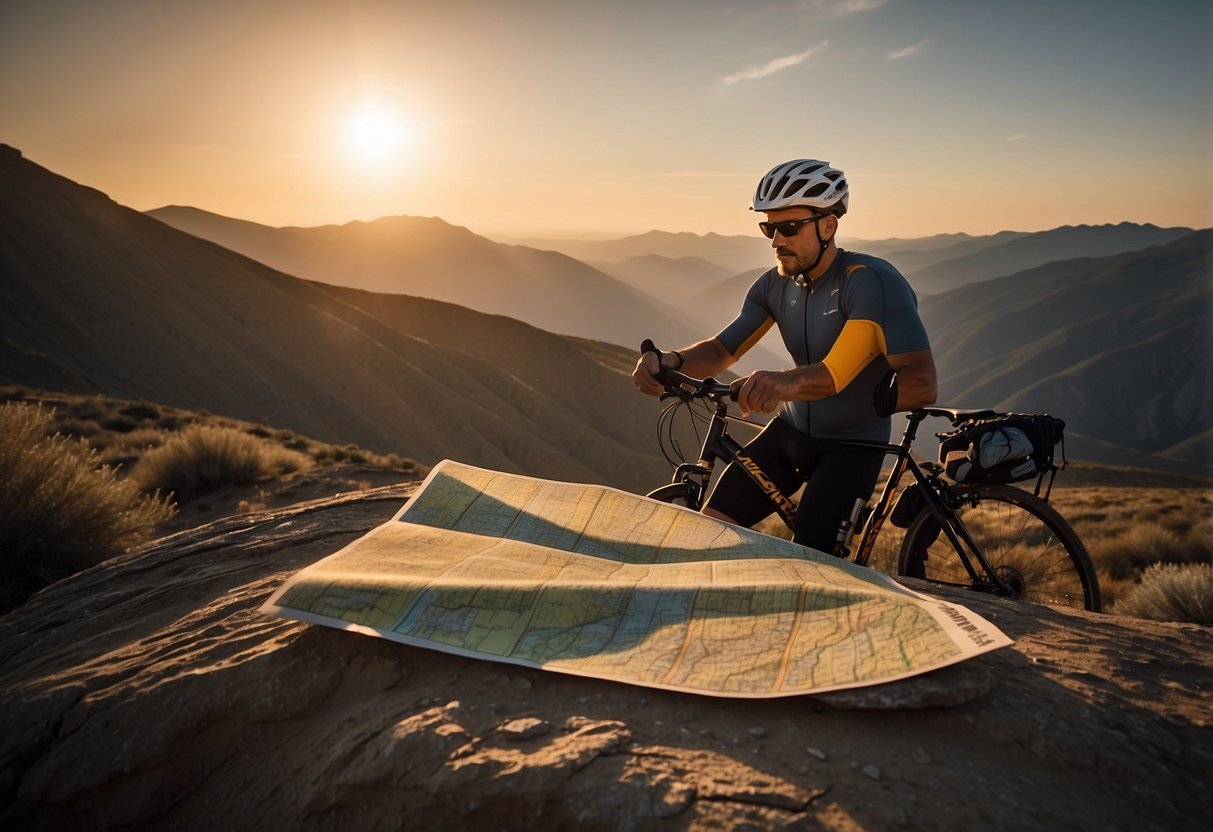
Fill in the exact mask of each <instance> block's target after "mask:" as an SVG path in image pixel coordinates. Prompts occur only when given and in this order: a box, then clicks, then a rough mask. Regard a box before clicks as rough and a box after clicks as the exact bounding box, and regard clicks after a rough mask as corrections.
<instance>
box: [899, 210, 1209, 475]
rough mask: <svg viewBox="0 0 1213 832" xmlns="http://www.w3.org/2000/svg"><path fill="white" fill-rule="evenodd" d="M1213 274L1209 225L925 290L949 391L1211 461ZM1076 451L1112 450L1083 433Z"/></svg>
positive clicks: (963, 400)
mask: <svg viewBox="0 0 1213 832" xmlns="http://www.w3.org/2000/svg"><path fill="white" fill-rule="evenodd" d="M1211 275H1213V231H1200V232H1195V233H1192V234H1188V235H1187V236H1185V237H1182V238H1180V239H1179V240H1176V241H1175V242H1173V243H1170V244H1168V245H1165V246H1155V247H1151V248H1147V249H1144V250H1142V251H1137V252H1131V253H1128V254H1119V255H1115V256H1112V257H1104V258H1079V259H1074V260H1063V261H1059V262H1056V263H1049V264H1047V265H1044V266H1040V267H1037V268H1035V269H1029V270H1027V271H1023V272H1019V273H1018V274H1015V275H1012V276H1010V277H1006V278H1001V279H996V280H988V281H984V282H982V283H977V284H974V285H970V286H965V287H963V288H960V289H956V290H954V291H951V292H947V293H944V294H942V295H938V296H934V297H928V298H925V299H923V301H922V303H921V309H922V315H923V320H924V322H925V323H926V325H927V331H928V332H929V333H930V336H931V342H932V345H933V348H934V351H935V357H936V363H937V366H938V368H939V372H940V386H941V398H944V399H947V400H948V401H951V402H954V403H956V404H958V405H968V406H994V407H999V408H1005V409H1011V410H1019V411H1048V412H1053V413H1054V414H1056V415H1058V416H1061V417H1062V418H1064V419H1065V420H1066V421H1067V422H1068V423H1069V425H1070V428H1071V429H1072V431H1074V432H1075V433H1078V434H1081V435H1082V436H1084V437H1088V438H1090V439H1097V440H1099V441H1100V442H1102V443H1106V445H1112V446H1121V447H1127V448H1131V449H1134V450H1136V451H1140V452H1145V453H1149V454H1154V455H1157V456H1158V457H1162V458H1166V459H1169V460H1174V461H1177V462H1178V461H1184V462H1186V463H1189V464H1193V465H1195V466H1197V467H1200V468H1203V470H1204V472H1206V473H1207V472H1208V471H1209V470H1210V468H1213V329H1211V327H1210V324H1211V323H1213V317H1211V315H1213V280H1210V276H1211ZM1071 451H1073V452H1076V453H1077V454H1079V455H1086V456H1087V458H1094V459H1102V461H1108V462H1114V461H1115V460H1114V459H1109V458H1107V456H1106V451H1107V448H1106V446H1105V447H1102V448H1094V447H1090V448H1088V447H1087V446H1084V445H1082V444H1081V442H1080V443H1078V445H1076V446H1074V447H1072V448H1071ZM1125 464H1134V463H1129V462H1127V461H1126V462H1125ZM1158 465H1159V464H1158V463H1157V462H1156V467H1158ZM1185 470H1188V471H1189V472H1196V470H1197V468H1196V467H1194V468H1190V469H1185Z"/></svg>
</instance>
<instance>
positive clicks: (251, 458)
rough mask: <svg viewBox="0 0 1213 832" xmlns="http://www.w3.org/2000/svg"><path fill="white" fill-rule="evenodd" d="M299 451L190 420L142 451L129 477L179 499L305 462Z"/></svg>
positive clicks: (300, 466)
mask: <svg viewBox="0 0 1213 832" xmlns="http://www.w3.org/2000/svg"><path fill="white" fill-rule="evenodd" d="M312 464H313V463H312V460H311V458H310V457H308V456H306V455H305V454H302V453H299V452H298V451H292V450H289V449H287V448H283V447H282V446H280V445H275V444H273V443H270V442H267V441H266V440H264V439H262V438H260V437H258V436H254V435H252V434H249V433H247V432H245V431H241V430H236V429H234V428H225V427H208V426H193V427H189V428H186V429H185V430H183V431H181V432H180V433H178V434H176V435H174V436H173V437H172V438H171V439H169V440H168V441H166V442H165V443H164V444H163V445H161V446H160V447H158V448H153V449H151V450H149V451H148V452H147V453H145V454H144V455H143V457H142V458H141V459H140V460H139V462H138V464H136V465H135V467H134V469H133V470H132V471H131V474H130V479H131V481H132V482H133V483H135V484H136V485H137V486H138V487H139V488H141V489H143V490H144V491H145V492H153V491H160V492H162V493H166V494H172V495H173V498H174V499H175V500H176V501H177V502H182V501H184V500H188V499H190V498H191V497H194V496H196V495H198V494H203V493H205V492H207V491H213V490H214V489H217V488H223V487H225V486H233V485H250V484H252V483H256V482H261V481H263V480H266V479H269V478H270V477H277V476H281V475H283V474H289V473H292V472H294V471H299V470H302V469H304V468H308V467H311V465H312Z"/></svg>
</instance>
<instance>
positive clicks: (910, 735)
mask: <svg viewBox="0 0 1213 832" xmlns="http://www.w3.org/2000/svg"><path fill="white" fill-rule="evenodd" d="M412 487H413V486H411V485H410V486H387V487H384V488H379V489H374V490H371V491H369V492H365V493H363V494H357V495H347V496H343V497H338V498H334V499H329V500H323V501H317V502H313V503H307V504H302V505H298V506H294V507H290V508H285V509H275V510H272V511H266V512H263V513H260V514H250V515H241V516H237V517H231V518H226V519H222V520H218V521H215V522H212V523H210V524H208V525H206V526H203V527H200V528H197V529H193V530H190V531H185V532H181V533H178V534H176V535H174V536H172V537H169V538H165V539H163V540H161V541H159V542H158V543H156V544H155V545H153V546H151V547H149V548H147V549H145V550H144V551H142V552H140V553H137V554H134V555H131V556H127V557H124V558H121V559H118V560H115V561H110V562H107V563H105V564H102V565H101V566H99V567H96V568H94V569H91V570H89V571H87V572H84V573H81V574H79V575H76V576H74V577H72V578H70V579H68V580H65V581H63V582H61V583H59V584H56V585H55V586H52V587H50V588H49V589H47V590H46V591H44V592H42V593H40V594H39V595H37V596H35V597H34V598H33V599H32V600H31V601H30V602H29V603H28V604H27V605H26V606H25V607H23V608H21V609H18V610H16V611H14V612H13V613H11V614H9V615H8V616H6V617H4V618H3V619H0V665H2V669H0V703H2V704H0V723H2V725H3V730H2V731H0V825H2V826H3V827H4V828H7V829H54V828H116V827H122V826H132V825H137V826H140V827H145V828H174V829H193V828H197V829H202V828H206V829H213V828H230V829H244V828H253V827H258V828H300V829H327V828H336V827H342V828H356V829H389V828H392V829H394V828H460V827H468V828H470V827H491V828H505V829H511V828H512V829H523V828H536V827H547V828H552V829H562V828H568V829H573V828H576V829H689V828H695V829H711V828H719V829H732V828H737V827H746V828H826V829H840V830H844V829H889V828H922V827H932V828H940V829H965V828H977V827H980V828H984V829H1006V830H1012V829H1014V830H1020V829H1050V830H1052V829H1096V828H1098V829H1135V830H1149V829H1159V830H1164V829H1165V830H1185V829H1193V830H1196V829H1201V830H1203V829H1205V828H1207V823H1208V821H1209V819H1210V814H1209V810H1210V805H1209V802H1208V794H1209V786H1210V782H1209V780H1210V772H1213V754H1211V747H1213V743H1211V740H1213V732H1211V730H1210V724H1209V723H1210V712H1209V707H1208V704H1209V701H1210V690H1211V689H1213V688H1211V686H1213V672H1211V671H1210V669H1209V667H1208V664H1209V662H1208V659H1209V656H1210V655H1211V654H1213V650H1211V648H1213V633H1211V631H1210V630H1209V629H1207V628H1201V627H1197V626H1194V625H1166V624H1157V623H1150V622H1143V621H1137V620H1132V619H1125V618H1116V617H1112V616H1106V615H1093V614H1085V613H1067V612H1060V611H1056V610H1052V609H1046V608H1040V607H1032V606H1029V605H1024V604H1015V603H1011V602H1004V601H1000V600H996V599H991V598H985V597H980V596H976V595H974V594H972V593H964V592H960V591H956V592H952V593H950V594H948V597H952V598H954V600H956V601H958V602H960V603H963V604H965V605H967V606H969V607H971V608H972V609H974V610H975V611H976V612H978V613H980V614H981V615H983V616H985V617H987V618H989V619H991V620H992V621H994V622H995V623H996V624H997V625H998V626H999V627H1000V628H1001V629H1002V630H1003V631H1004V632H1006V633H1007V634H1008V635H1010V636H1012V637H1013V638H1014V639H1015V640H1016V642H1015V644H1014V646H1013V647H1010V648H1007V649H1003V650H999V651H996V652H995V653H992V654H989V655H986V656H982V657H979V658H978V659H974V660H972V661H970V662H968V663H965V664H964V665H961V666H958V667H956V668H949V669H947V670H946V671H944V672H943V673H941V674H940V675H934V674H932V675H930V676H927V677H922V678H920V679H918V680H910V681H908V682H905V683H900V684H899V685H886V686H881V687H878V688H869V689H863V690H859V691H850V692H845V693H843V694H831V695H829V696H822V697H815V698H809V697H795V698H788V699H775V700H736V699H729V700H725V699H715V698H711V697H702V696H693V695H687V694H678V693H671V692H665V691H659V690H650V689H644V688H637V687H631V686H627V685H621V684H613V683H608V682H602V681H596V680H592V679H583V678H577V677H572V676H566V675H560V674H556V673H546V672H543V671H533V670H527V669H524V668H519V667H514V666H507V665H501V664H493V663H489V662H482V661H474V660H469V659H462V658H458V657H454V656H450V655H445V654H441V653H435V652H430V651H425V650H420V649H414V648H410V647H406V646H403V645H400V644H394V643H390V642H387V641H384V640H380V639H374V638H367V637H365V636H361V635H358V634H354V633H346V632H341V631H337V630H332V629H327V628H323V627H316V626H310V625H306V624H300V623H297V622H292V621H286V620H283V619H277V618H271V617H267V616H265V615H263V614H261V613H260V612H258V607H259V606H260V604H261V603H262V602H264V601H265V599H266V598H267V597H268V596H269V594H270V593H271V592H272V591H273V590H274V589H275V588H277V586H279V585H280V583H281V582H282V580H283V579H285V578H286V577H287V576H288V575H289V574H291V573H292V572H294V571H295V570H297V569H299V568H301V567H303V566H305V565H307V564H309V563H311V562H313V561H315V560H317V559H319V558H320V557H323V556H325V555H327V554H330V553H332V552H334V551H336V550H337V549H338V548H340V547H341V546H343V545H344V544H346V543H348V542H349V541H351V540H353V539H354V538H356V537H358V536H359V535H361V534H362V533H364V532H365V531H367V530H369V529H370V528H372V527H373V526H375V525H377V524H379V523H380V522H383V521H384V520H386V519H387V518H388V517H390V516H391V514H392V513H393V511H395V510H396V509H397V508H399V506H400V505H401V503H402V502H403V501H404V500H405V499H406V498H407V494H408V492H409V489H410V488H412ZM915 588H918V589H923V587H922V586H921V585H920V586H916V587H915ZM931 591H934V590H931ZM945 594H947V593H945ZM948 673H950V674H952V675H951V676H948V675H946V674H948Z"/></svg>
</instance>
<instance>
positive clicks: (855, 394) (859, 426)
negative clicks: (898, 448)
mask: <svg viewBox="0 0 1213 832" xmlns="http://www.w3.org/2000/svg"><path fill="white" fill-rule="evenodd" d="M849 320H867V321H871V322H872V323H874V324H876V326H877V327H878V328H879V330H880V332H881V333H882V334H883V339H884V343H885V345H886V346H887V348H888V354H890V355H896V354H897V353H903V352H914V351H917V350H925V349H930V342H929V341H928V339H927V332H926V328H925V327H924V326H923V325H922V319H921V318H919V316H918V298H917V297H916V296H915V295H914V290H913V289H911V288H910V284H909V283H907V282H906V279H905V278H904V277H902V275H901V273H900V272H899V271H897V269H895V268H894V267H893V266H892V265H890V264H889V263H888V262H886V261H884V260H881V259H880V258H879V257H872V256H870V255H866V254H858V253H855V252H849V251H842V250H841V249H840V250H839V251H838V255H837V256H836V257H835V258H834V262H833V263H832V264H831V265H830V268H829V270H828V271H827V272H826V273H825V274H824V275H822V276H821V278H819V279H818V280H817V281H816V282H814V283H813V285H812V286H809V287H801V286H798V285H796V283H795V282H794V281H793V280H791V279H790V278H787V277H784V276H782V275H781V274H779V271H778V269H771V270H770V271H767V272H765V273H764V274H762V275H761V276H760V277H759V278H758V279H757V280H756V281H754V285H753V286H751V287H750V290H749V292H747V293H746V296H745V301H744V302H743V303H742V306H741V312H740V313H739V314H738V316H737V318H736V320H734V321H733V322H732V323H731V324H729V325H728V326H726V327H725V328H724V329H723V330H722V331H721V332H720V334H719V335H717V336H716V338H717V339H718V340H719V341H720V342H721V343H722V344H723V345H724V347H725V349H727V350H728V351H729V353H730V354H732V355H733V356H735V357H740V356H741V355H742V354H744V353H745V352H746V350H748V349H749V348H750V347H752V346H753V345H754V344H755V343H757V342H758V340H759V339H760V338H762V336H763V335H764V334H765V333H766V332H767V330H768V329H770V327H771V325H772V324H774V325H776V326H778V327H779V334H780V336H781V337H782V338H783V343H784V346H785V347H787V350H788V352H789V353H790V354H791V356H792V358H793V360H794V361H795V362H796V365H797V366H799V367H803V366H807V365H809V364H815V363H818V362H820V361H821V360H822V359H824V358H825V357H826V355H827V354H828V353H829V352H830V348H831V347H833V346H834V342H835V341H836V340H837V339H838V335H839V333H840V332H841V331H842V327H843V324H845V323H846V322H847V321H849ZM888 371H889V364H888V361H886V360H885V358H884V356H878V357H877V358H876V359H875V360H873V361H872V362H871V363H870V364H868V366H867V367H865V368H864V369H863V370H862V371H861V372H860V373H859V375H858V376H856V377H855V378H854V379H853V380H852V381H851V382H850V383H849V384H847V385H846V386H845V387H844V388H843V389H842V390H840V391H839V392H838V393H836V394H835V395H833V396H829V397H827V398H824V399H818V400H816V401H812V402H805V401H798V402H784V403H783V405H782V406H781V407H780V411H779V416H780V418H782V419H784V420H785V421H787V422H788V423H790V424H791V425H792V426H793V427H795V428H796V429H797V430H799V431H800V432H801V433H805V434H808V435H810V436H815V437H819V438H823V439H858V440H867V441H878V442H880V441H888V438H889V425H890V420H889V418H888V417H884V418H882V417H880V416H877V415H876V411H875V408H874V407H873V405H872V393H873V391H874V390H875V389H876V385H877V383H878V382H879V381H880V380H881V379H882V378H883V377H884V375H885V374H886V373H887V372H888Z"/></svg>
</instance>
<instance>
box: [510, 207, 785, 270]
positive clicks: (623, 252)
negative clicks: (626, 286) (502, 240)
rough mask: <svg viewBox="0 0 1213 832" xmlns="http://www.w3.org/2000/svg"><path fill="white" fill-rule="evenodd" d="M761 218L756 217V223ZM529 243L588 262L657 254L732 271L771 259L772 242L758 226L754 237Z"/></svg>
mask: <svg viewBox="0 0 1213 832" xmlns="http://www.w3.org/2000/svg"><path fill="white" fill-rule="evenodd" d="M758 219H759V218H757V217H756V218H755V222H757V220H758ZM525 242H526V243H527V244H528V245H531V246H535V247H537V248H543V249H551V250H552V251H559V252H561V253H563V254H567V255H568V256H569V257H575V258H576V259H578V260H583V261H586V262H602V263H619V262H622V261H624V260H628V259H630V258H633V257H645V256H648V255H653V254H655V255H658V256H660V257H664V258H667V259H670V260H680V259H682V258H686V257H695V258H699V259H701V260H706V261H708V262H709V263H715V264H716V265H717V266H720V267H721V268H724V269H726V270H727V271H730V272H738V271H742V270H744V269H752V268H754V267H755V266H759V265H762V264H763V263H766V262H768V261H770V259H771V251H770V243H769V242H768V241H767V240H765V239H763V238H762V235H760V234H759V233H758V228H757V226H755V228H754V235H753V236H752V237H748V236H741V235H734V236H725V235H723V234H715V233H709V234H692V233H690V232H686V231H683V232H679V233H671V232H669V231H650V232H648V233H647V234H636V235H633V236H630V237H622V238H620V239H616V240H554V239H530V240H526V241H525Z"/></svg>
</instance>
